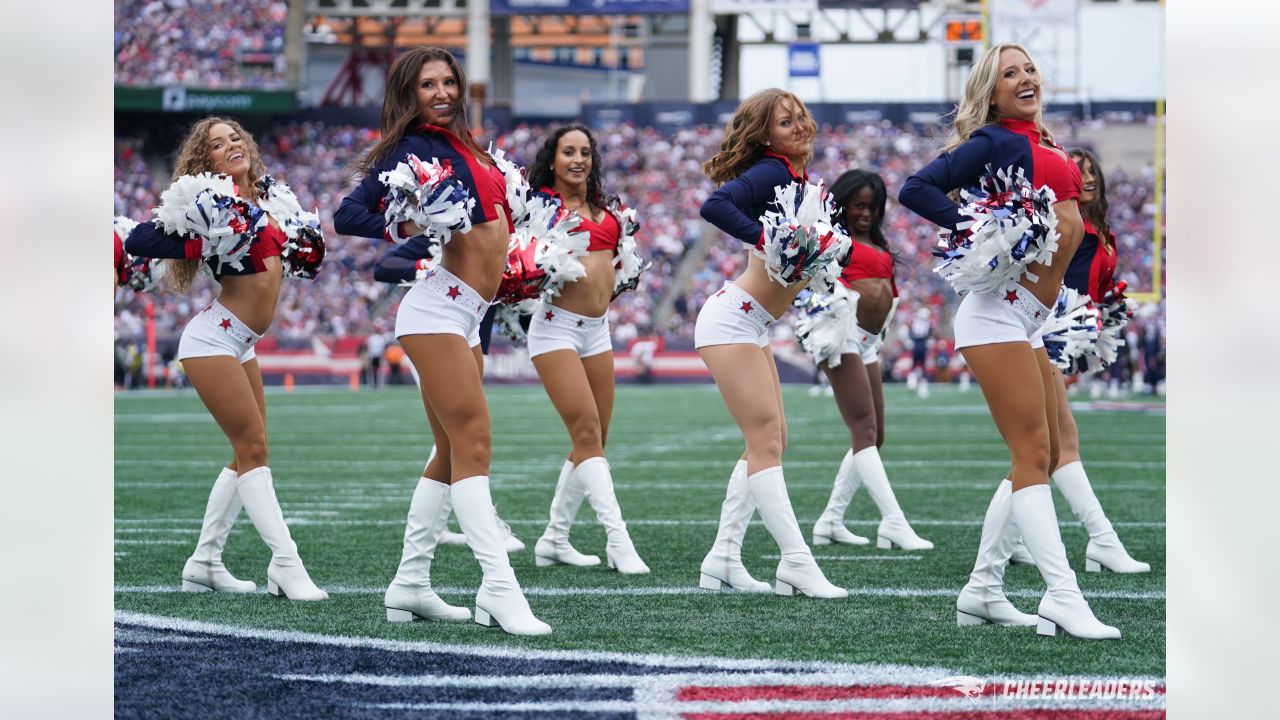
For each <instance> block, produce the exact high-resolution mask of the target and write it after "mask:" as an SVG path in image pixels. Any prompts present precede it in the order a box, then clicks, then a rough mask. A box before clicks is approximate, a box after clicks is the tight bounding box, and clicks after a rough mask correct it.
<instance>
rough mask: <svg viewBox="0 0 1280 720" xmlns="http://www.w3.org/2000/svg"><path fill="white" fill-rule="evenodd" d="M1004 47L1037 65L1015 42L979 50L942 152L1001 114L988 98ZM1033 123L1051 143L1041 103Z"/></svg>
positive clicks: (997, 76)
mask: <svg viewBox="0 0 1280 720" xmlns="http://www.w3.org/2000/svg"><path fill="white" fill-rule="evenodd" d="M1005 50H1017V51H1019V52H1021V53H1022V54H1023V55H1026V56H1027V59H1028V60H1030V61H1031V64H1032V65H1034V66H1036V67H1039V63H1037V62H1036V61H1035V58H1033V57H1031V53H1030V52H1028V51H1027V49H1026V48H1025V47H1023V46H1021V45H1018V44H1017V43H1002V44H1000V45H993V46H991V47H990V48H989V49H988V50H987V51H986V52H984V53H982V56H981V57H979V58H978V60H977V61H976V62H974V63H973V67H972V68H971V69H970V70H969V78H968V79H967V80H965V83H964V97H963V98H961V100H960V104H959V105H957V106H956V109H955V111H954V112H953V115H954V120H952V125H951V134H950V135H949V136H948V137H947V143H946V145H945V146H944V147H943V148H942V151H943V152H947V151H949V150H952V149H954V148H956V147H959V146H960V145H963V144H964V143H965V142H966V141H968V139H969V138H970V137H972V136H973V133H974V131H975V130H977V129H978V128H980V127H983V126H984V125H990V124H992V123H994V122H997V121H998V120H999V119H1000V116H999V115H998V114H997V113H996V107H995V105H993V104H992V103H991V99H992V95H994V94H995V91H996V83H997V81H998V80H999V79H1000V53H1001V52H1003V51H1005ZM1035 123H1036V127H1037V128H1039V129H1040V139H1041V142H1046V141H1047V142H1052V141H1053V135H1051V134H1050V133H1049V130H1048V128H1046V127H1045V126H1044V104H1043V103H1042V104H1041V105H1040V109H1039V110H1037V111H1036V116H1035Z"/></svg>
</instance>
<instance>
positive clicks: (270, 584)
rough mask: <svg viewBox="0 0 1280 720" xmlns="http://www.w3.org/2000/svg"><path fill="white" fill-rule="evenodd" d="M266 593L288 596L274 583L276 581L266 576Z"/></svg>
mask: <svg viewBox="0 0 1280 720" xmlns="http://www.w3.org/2000/svg"><path fill="white" fill-rule="evenodd" d="M267 594H268V595H275V596H276V597H282V598H287V597H288V596H287V595H285V594H284V592H283V591H281V590H280V586H279V585H277V584H276V581H275V580H272V579H271V578H267Z"/></svg>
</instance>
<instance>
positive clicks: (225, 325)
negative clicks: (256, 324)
mask: <svg viewBox="0 0 1280 720" xmlns="http://www.w3.org/2000/svg"><path fill="white" fill-rule="evenodd" d="M218 327H221V328H222V329H223V330H230V329H231V318H222V322H220V323H218Z"/></svg>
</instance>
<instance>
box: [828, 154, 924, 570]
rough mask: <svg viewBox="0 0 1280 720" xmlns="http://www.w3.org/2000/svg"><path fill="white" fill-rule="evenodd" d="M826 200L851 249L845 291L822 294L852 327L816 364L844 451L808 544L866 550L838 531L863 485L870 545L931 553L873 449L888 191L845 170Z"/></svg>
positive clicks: (887, 280) (885, 295)
mask: <svg viewBox="0 0 1280 720" xmlns="http://www.w3.org/2000/svg"><path fill="white" fill-rule="evenodd" d="M831 196H832V197H833V198H834V199H835V202H836V206H837V208H838V213H839V214H838V216H837V217H835V218H832V220H833V222H840V223H842V224H843V225H844V227H845V228H846V229H847V230H848V232H849V237H850V239H852V240H853V252H852V256H851V258H850V260H849V264H848V265H846V266H845V268H844V272H843V273H842V274H841V275H840V283H841V284H842V285H843V286H844V288H846V289H847V290H848V291H849V293H843V292H842V293H839V294H838V295H837V296H834V297H833V296H828V297H833V299H834V298H840V300H844V301H846V302H849V301H851V302H852V303H854V304H855V308H856V309H855V312H856V320H857V323H856V324H852V323H850V326H847V327H845V328H842V329H843V330H845V331H846V334H844V337H845V338H846V339H845V342H844V347H842V348H833V350H834V351H835V352H837V353H838V356H837V358H836V359H828V358H819V360H818V365H819V366H821V367H822V370H823V372H825V373H826V375H827V379H828V380H829V381H830V382H831V389H832V391H833V392H834V394H835V399H836V407H837V408H839V410H840V415H841V417H843V418H844V422H845V425H846V426H847V427H848V428H849V437H850V450H849V451H848V452H846V453H845V456H844V460H843V461H842V462H841V463H840V471H839V472H838V473H837V474H836V479H835V485H834V487H833V488H832V489H831V499H830V500H828V502H827V507H826V509H825V510H823V512H822V515H821V516H820V517H819V518H818V522H817V523H815V524H814V526H813V544H814V545H830V544H831V543H833V542H835V543H842V544H846V545H866V544H867V543H868V542H869V541H868V540H867V538H864V537H860V536H858V535H854V534H853V533H851V532H849V530H848V529H846V528H845V526H844V513H845V510H846V509H847V508H848V507H849V503H850V502H851V501H852V500H853V494H854V493H855V492H857V490H858V487H859V486H862V485H865V486H866V488H867V493H868V494H869V495H871V500H872V501H873V502H874V503H875V504H876V507H877V508H879V510H880V516H881V521H880V527H879V529H878V531H877V533H876V546H877V547H879V548H882V549H890V548H895V547H897V548H902V549H904V550H931V549H933V543H931V542H929V541H928V540H925V539H923V538H921V537H920V536H919V535H916V533H915V531H914V530H912V529H911V525H910V523H908V522H907V519H906V516H905V515H903V513H902V508H901V507H899V505H898V499H897V498H896V497H895V496H894V494H893V488H891V487H889V477H888V475H887V474H886V473H885V469H884V463H883V462H882V461H881V459H880V450H879V448H880V446H882V445H883V444H884V388H883V385H882V384H881V373H880V347H881V345H883V343H884V336H885V333H886V331H887V328H888V323H889V320H890V319H891V317H892V314H893V308H894V306H895V304H896V301H897V295H898V288H897V285H895V284H894V281H893V265H894V258H893V254H892V253H891V252H890V251H889V243H888V241H886V240H885V237H884V231H882V230H881V229H880V224H881V222H882V221H883V220H884V210H885V204H886V201H887V199H888V193H887V192H886V190H885V185H884V179H883V178H881V177H880V176H879V175H877V174H876V173H873V172H868V171H866V170H850V171H848V172H846V173H844V174H843V175H841V176H840V177H839V178H837V179H836V181H835V183H834V184H833V185H832V186H831ZM840 300H835V301H837V302H839V301H840ZM818 322H821V320H818ZM845 322H848V321H845ZM813 349H814V348H810V351H811V352H812V351H813ZM819 355H821V353H819Z"/></svg>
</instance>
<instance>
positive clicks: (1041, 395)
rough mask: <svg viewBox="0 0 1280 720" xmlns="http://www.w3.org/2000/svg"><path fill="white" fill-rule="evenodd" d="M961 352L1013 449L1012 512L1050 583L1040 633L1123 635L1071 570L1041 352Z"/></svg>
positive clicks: (1003, 347) (995, 348)
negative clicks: (1053, 484)
mask: <svg viewBox="0 0 1280 720" xmlns="http://www.w3.org/2000/svg"><path fill="white" fill-rule="evenodd" d="M962 352H963V353H964V358H965V361H966V362H967V363H968V364H969V367H970V368H972V369H973V373H974V376H975V377H976V378H977V379H978V383H979V385H980V386H981V387H982V394H983V396H984V397H985V398H986V400H987V406H988V407H989V408H990V410H991V417H992V419H993V420H994V421H995V424H996V428H997V429H998V430H999V431H1000V434H1001V436H1002V437H1003V438H1004V440H1005V444H1006V445H1007V446H1008V447H1009V450H1010V454H1011V456H1012V461H1013V470H1012V473H1011V474H1012V475H1013V477H1012V478H1011V489H1012V495H1011V498H1010V506H1011V515H1012V517H1013V518H1014V520H1015V521H1016V522H1017V524H1018V529H1019V530H1020V531H1021V532H1022V536H1023V539H1024V540H1025V542H1026V545H1027V550H1028V551H1029V552H1030V553H1031V555H1032V557H1033V558H1035V561H1036V566H1037V567H1038V568H1039V569H1040V573H1041V575H1042V576H1043V577H1044V580H1045V584H1046V585H1047V586H1048V592H1046V593H1045V595H1044V597H1043V598H1042V599H1041V601H1040V607H1039V609H1038V611H1037V614H1038V615H1039V616H1040V621H1039V627H1038V629H1037V632H1039V633H1040V634H1047V635H1052V634H1056V633H1057V631H1058V630H1059V629H1062V630H1065V631H1066V632H1068V633H1069V634H1071V635H1075V636H1077V637H1085V638H1095V639H1102V638H1118V637H1119V636H1120V631H1119V630H1116V629H1115V628H1112V627H1109V626H1106V625H1103V624H1102V623H1101V622H1099V621H1098V620H1097V618H1095V617H1094V616H1093V612H1092V611H1091V610H1090V609H1089V605H1088V603H1086V602H1085V600H1084V596H1083V595H1081V594H1080V588H1079V585H1077V584H1076V577H1075V573H1073V572H1072V571H1071V568H1070V567H1069V566H1068V565H1067V557H1066V550H1065V548H1063V546H1062V539H1061V535H1060V533H1059V530H1058V518H1057V514H1056V513H1055V511H1054V508H1053V499H1052V498H1051V497H1050V495H1049V487H1048V481H1049V478H1048V472H1049V459H1050V455H1051V440H1050V437H1049V429H1050V423H1049V419H1048V417H1047V414H1046V413H1047V410H1049V409H1051V408H1052V404H1051V402H1050V401H1049V398H1050V397H1052V392H1053V388H1052V384H1051V383H1052V381H1051V378H1050V376H1049V375H1048V373H1047V372H1046V371H1045V370H1046V369H1045V368H1044V367H1043V366H1042V364H1041V358H1040V355H1042V353H1041V352H1039V351H1032V350H1031V347H1030V345H1028V344H1026V343H1022V342H1007V343H995V344H990V345H978V346H972V347H967V348H964V349H963V350H962ZM1055 412H1056V411H1055ZM1053 424H1054V425H1055V426H1056V422H1055V423H1053ZM1055 430H1056V428H1055ZM1001 525H1002V526H1003V523H1001ZM1000 529H1001V530H1003V529H1004V528H1003V527H1001V528H1000Z"/></svg>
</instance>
